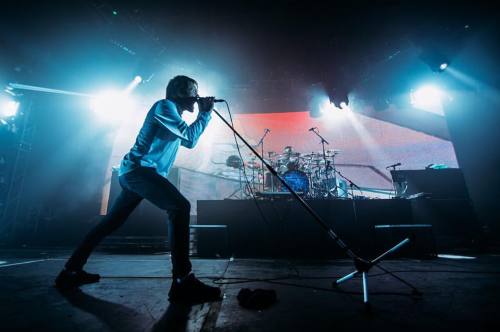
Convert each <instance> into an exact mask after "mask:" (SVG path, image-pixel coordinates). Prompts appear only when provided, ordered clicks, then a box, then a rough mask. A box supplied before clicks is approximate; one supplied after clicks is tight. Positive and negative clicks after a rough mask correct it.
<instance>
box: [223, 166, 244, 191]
mask: <svg viewBox="0 0 500 332" xmlns="http://www.w3.org/2000/svg"><path fill="white" fill-rule="evenodd" d="M243 167H245V166H244V165H242V166H241V167H240V168H238V174H239V184H240V186H239V188H238V189H236V190H235V191H233V193H232V194H231V195H229V196H228V197H226V198H225V199H230V198H231V197H233V196H236V194H237V193H239V194H240V197H239V198H237V199H243V195H245V193H244V190H243V182H242V179H241V173H242V172H243V170H242V168H243ZM245 185H246V183H245Z"/></svg>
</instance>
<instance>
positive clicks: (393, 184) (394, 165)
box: [385, 163, 401, 198]
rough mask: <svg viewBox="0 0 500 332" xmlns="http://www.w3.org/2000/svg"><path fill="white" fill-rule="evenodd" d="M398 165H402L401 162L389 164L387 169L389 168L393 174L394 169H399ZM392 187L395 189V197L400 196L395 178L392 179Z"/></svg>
mask: <svg viewBox="0 0 500 332" xmlns="http://www.w3.org/2000/svg"><path fill="white" fill-rule="evenodd" d="M398 166H401V163H396V164H393V165H389V166H387V167H386V168H385V169H388V170H389V172H391V174H392V171H396V170H397V169H396V168H397V167H398ZM391 168H392V169H391ZM392 188H393V189H394V198H397V197H398V189H397V188H396V183H395V182H394V179H393V181H392Z"/></svg>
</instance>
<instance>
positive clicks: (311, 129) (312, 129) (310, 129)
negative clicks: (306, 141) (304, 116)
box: [309, 127, 318, 131]
mask: <svg viewBox="0 0 500 332" xmlns="http://www.w3.org/2000/svg"><path fill="white" fill-rule="evenodd" d="M314 129H318V127H312V128H309V131H314Z"/></svg>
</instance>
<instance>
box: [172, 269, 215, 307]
mask: <svg viewBox="0 0 500 332" xmlns="http://www.w3.org/2000/svg"><path fill="white" fill-rule="evenodd" d="M168 300H169V301H170V302H172V303H179V304H198V303H204V302H212V301H220V300H222V296H221V289H220V288H219V287H212V286H208V285H205V284H204V283H202V282H201V281H200V280H198V279H197V278H196V277H195V276H194V274H193V273H190V274H189V275H188V276H187V277H186V278H185V279H184V280H182V281H181V282H178V281H177V280H175V279H174V280H173V281H172V287H170V291H169V292H168Z"/></svg>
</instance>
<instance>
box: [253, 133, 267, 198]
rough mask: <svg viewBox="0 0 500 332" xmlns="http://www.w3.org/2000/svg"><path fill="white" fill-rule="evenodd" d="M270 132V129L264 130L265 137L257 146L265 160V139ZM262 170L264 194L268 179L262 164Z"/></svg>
mask: <svg viewBox="0 0 500 332" xmlns="http://www.w3.org/2000/svg"><path fill="white" fill-rule="evenodd" d="M269 132H270V130H269V129H266V130H264V136H262V137H261V139H260V141H259V143H257V145H256V147H257V146H259V145H260V147H261V152H262V154H261V156H262V158H261V159H263V158H264V138H266V136H267V133H269ZM261 169H262V192H264V191H265V185H266V179H265V174H264V163H262V167H261Z"/></svg>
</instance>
